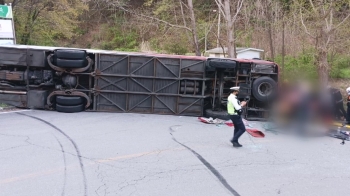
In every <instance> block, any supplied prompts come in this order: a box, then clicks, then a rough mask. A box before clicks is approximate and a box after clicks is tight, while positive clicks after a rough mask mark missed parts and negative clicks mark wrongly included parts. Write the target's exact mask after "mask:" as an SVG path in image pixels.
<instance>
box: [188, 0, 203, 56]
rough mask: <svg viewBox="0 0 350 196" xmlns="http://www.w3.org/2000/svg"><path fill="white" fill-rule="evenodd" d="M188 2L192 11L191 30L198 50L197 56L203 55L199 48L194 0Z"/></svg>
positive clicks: (194, 44) (195, 47)
mask: <svg viewBox="0 0 350 196" xmlns="http://www.w3.org/2000/svg"><path fill="white" fill-rule="evenodd" d="M187 3H188V9H189V11H190V18H191V26H192V28H191V31H192V36H193V46H194V49H195V51H196V56H201V51H200V50H199V42H198V34H197V27H196V17H195V15H194V10H193V2H192V0H187Z"/></svg>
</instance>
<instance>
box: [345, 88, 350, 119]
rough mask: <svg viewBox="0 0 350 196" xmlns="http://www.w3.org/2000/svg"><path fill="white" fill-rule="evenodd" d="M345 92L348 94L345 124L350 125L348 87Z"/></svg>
mask: <svg viewBox="0 0 350 196" xmlns="http://www.w3.org/2000/svg"><path fill="white" fill-rule="evenodd" d="M346 92H347V93H348V99H347V104H346V106H347V113H346V123H347V124H348V125H350V87H348V88H347V89H346Z"/></svg>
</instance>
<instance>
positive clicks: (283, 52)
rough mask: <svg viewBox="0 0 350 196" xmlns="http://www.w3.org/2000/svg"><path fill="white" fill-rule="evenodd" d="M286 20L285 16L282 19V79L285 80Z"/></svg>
mask: <svg viewBox="0 0 350 196" xmlns="http://www.w3.org/2000/svg"><path fill="white" fill-rule="evenodd" d="M284 25H285V20H284V16H283V19H282V79H283V80H284V76H285V75H284V56H285V48H284V47H285V43H284V33H285V28H284Z"/></svg>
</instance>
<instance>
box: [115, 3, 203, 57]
mask: <svg viewBox="0 0 350 196" xmlns="http://www.w3.org/2000/svg"><path fill="white" fill-rule="evenodd" d="M110 5H111V6H114V7H116V8H118V9H120V10H123V11H125V12H128V13H131V14H133V15H134V16H137V17H140V18H141V19H144V20H147V21H148V22H149V23H154V22H157V23H162V24H165V25H167V26H169V27H172V28H179V29H185V30H186V31H188V32H190V33H191V34H192V41H193V46H194V50H195V53H196V55H197V56H201V52H200V49H199V41H198V33H197V27H196V18H195V13H194V8H193V2H192V0H187V6H186V7H187V8H188V11H189V15H190V16H189V17H190V20H191V27H188V26H187V25H186V24H187V23H186V22H184V25H179V24H174V23H172V22H169V21H166V20H162V19H160V18H158V17H154V16H151V15H149V14H143V13H141V12H139V11H135V10H132V9H128V8H126V7H125V6H124V5H122V4H120V2H119V1H117V2H113V1H112V2H110ZM180 5H181V6H180V7H181V9H182V10H181V11H182V13H183V15H184V10H183V7H182V6H183V5H185V4H184V3H183V2H182V0H180ZM183 20H184V21H185V17H183Z"/></svg>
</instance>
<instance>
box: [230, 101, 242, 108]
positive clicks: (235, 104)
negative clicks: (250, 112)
mask: <svg viewBox="0 0 350 196" xmlns="http://www.w3.org/2000/svg"><path fill="white" fill-rule="evenodd" d="M232 103H233V107H235V109H236V110H240V109H242V106H241V105H239V104H238V101H237V99H234V100H232Z"/></svg>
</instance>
